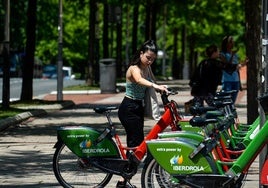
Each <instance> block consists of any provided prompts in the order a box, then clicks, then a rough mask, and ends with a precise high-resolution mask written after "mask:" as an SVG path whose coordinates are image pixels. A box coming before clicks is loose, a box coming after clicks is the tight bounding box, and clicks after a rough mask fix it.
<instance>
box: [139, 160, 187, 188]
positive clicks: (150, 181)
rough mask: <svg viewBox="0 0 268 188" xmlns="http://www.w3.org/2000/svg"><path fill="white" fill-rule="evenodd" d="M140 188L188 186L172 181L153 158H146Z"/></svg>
mask: <svg viewBox="0 0 268 188" xmlns="http://www.w3.org/2000/svg"><path fill="white" fill-rule="evenodd" d="M141 185H142V188H170V187H181V188H189V186H188V185H184V184H180V185H178V183H177V182H174V181H172V176H171V175H170V174H169V173H168V172H166V171H165V170H164V169H163V168H162V167H161V166H160V165H159V164H158V163H157V162H156V160H155V159H153V157H151V156H147V158H146V160H145V162H144V166H143V169H142V175H141Z"/></svg>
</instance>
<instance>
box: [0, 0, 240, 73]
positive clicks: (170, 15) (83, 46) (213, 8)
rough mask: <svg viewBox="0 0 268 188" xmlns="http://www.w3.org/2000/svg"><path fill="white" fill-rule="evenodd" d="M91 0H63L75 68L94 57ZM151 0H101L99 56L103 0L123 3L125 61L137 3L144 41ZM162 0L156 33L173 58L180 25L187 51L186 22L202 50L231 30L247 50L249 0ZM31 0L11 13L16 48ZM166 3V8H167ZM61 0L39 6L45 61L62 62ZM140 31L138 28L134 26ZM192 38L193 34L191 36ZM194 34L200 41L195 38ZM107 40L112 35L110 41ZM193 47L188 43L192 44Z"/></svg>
mask: <svg viewBox="0 0 268 188" xmlns="http://www.w3.org/2000/svg"><path fill="white" fill-rule="evenodd" d="M89 2H90V0H84V1H77V0H74V1H72V0H65V1H63V58H64V59H63V64H64V65H66V66H72V67H73V69H74V70H81V69H83V68H82V67H84V69H86V66H87V63H86V62H87V61H88V58H89V57H88V43H89V41H90V40H89V38H88V37H89V13H90V7H89ZM145 2H146V1H137V0H135V1H134V0H131V1H120V0H107V1H105V0H103V1H97V5H98V12H97V14H96V18H97V21H98V22H97V23H96V29H97V31H96V36H97V39H98V43H97V42H96V43H95V45H96V46H95V50H96V53H97V54H96V57H97V58H102V54H103V53H102V51H103V46H102V44H103V41H102V32H103V21H104V20H103V11H104V9H103V3H108V4H109V5H113V6H122V10H123V11H122V14H121V16H122V38H123V47H122V48H123V49H121V52H122V55H121V57H123V61H127V58H126V57H130V56H131V55H132V50H131V46H129V45H130V44H131V39H132V38H131V36H132V32H133V30H132V25H133V20H132V18H133V14H135V13H133V12H132V11H133V5H134V4H138V5H139V14H138V15H139V21H138V30H137V35H138V41H137V43H138V45H139V44H140V43H142V42H143V41H144V32H145V16H146V11H145V7H144V5H145ZM155 2H157V3H158V6H157V8H156V9H157V10H155V11H156V12H157V19H156V20H157V23H156V26H157V28H156V31H155V32H156V34H157V43H158V44H159V47H160V49H165V50H166V52H167V54H168V56H169V57H170V58H171V56H172V54H173V51H172V50H173V48H172V46H173V44H174V41H173V40H174V36H173V35H174V30H175V29H177V30H179V37H178V40H179V41H177V42H178V47H179V48H178V53H177V54H180V53H181V50H182V48H181V41H182V38H181V34H180V33H181V28H182V27H183V26H186V31H187V46H189V45H190V44H194V48H195V51H196V52H198V53H199V54H202V53H203V51H204V49H205V47H206V46H207V45H209V44H211V43H215V44H217V45H218V46H219V47H220V43H221V39H222V38H223V37H224V36H225V35H233V36H234V38H235V40H236V45H237V46H238V47H240V49H241V50H240V51H239V53H240V55H241V56H244V55H245V54H244V53H245V50H244V41H243V40H244V32H245V31H244V30H245V28H244V27H245V26H244V25H245V21H244V20H245V16H244V1H243V0H238V1H237V0H213V1H212V0H206V1H203V0H179V1H178V0H170V1H165V0H156V1H155ZM26 7H27V1H18V2H17V3H13V1H11V9H12V11H11V12H13V15H12V19H11V28H12V31H11V39H12V40H11V48H13V49H18V50H23V49H24V48H25V41H26V38H25V28H26V16H25V15H26ZM165 8H166V11H165ZM3 9H4V7H3V6H0V13H1V16H2V17H1V20H3V12H4V10H3ZM58 12H59V5H58V0H47V1H38V8H37V16H38V18H37V31H36V34H37V37H36V39H37V40H36V52H35V54H36V56H37V57H39V58H40V59H41V60H42V61H43V63H44V64H49V63H54V64H55V63H56V62H57V55H58V18H59V15H58ZM134 32H135V31H134ZM190 39H191V40H190ZM193 39H194V41H193ZM106 42H107V41H106ZM108 44H109V45H110V46H111V49H110V50H111V52H110V54H111V56H112V57H114V56H115V54H116V53H115V52H116V47H117V44H116V33H115V24H114V23H109V41H108ZM187 49H188V48H187ZM187 53H189V52H188V51H187Z"/></svg>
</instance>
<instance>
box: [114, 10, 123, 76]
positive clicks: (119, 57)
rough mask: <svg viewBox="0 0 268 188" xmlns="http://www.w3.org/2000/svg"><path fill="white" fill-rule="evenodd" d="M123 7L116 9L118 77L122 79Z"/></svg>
mask: <svg viewBox="0 0 268 188" xmlns="http://www.w3.org/2000/svg"><path fill="white" fill-rule="evenodd" d="M121 11H122V6H118V7H116V11H115V12H116V15H117V20H116V44H117V45H116V75H117V78H121V77H122V75H123V71H122V69H123V67H122V14H121Z"/></svg>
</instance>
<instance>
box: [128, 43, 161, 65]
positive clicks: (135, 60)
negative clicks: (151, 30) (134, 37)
mask: <svg viewBox="0 0 268 188" xmlns="http://www.w3.org/2000/svg"><path fill="white" fill-rule="evenodd" d="M147 51H151V52H153V53H155V54H156V55H157V51H158V48H157V45H156V43H155V41H154V40H147V41H146V42H144V43H143V44H142V45H141V47H140V48H139V49H138V50H137V51H136V53H135V54H134V56H133V57H132V59H131V61H130V63H129V65H128V66H131V65H139V64H140V62H141V61H140V54H141V52H143V53H145V52H147Z"/></svg>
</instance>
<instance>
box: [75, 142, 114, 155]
mask: <svg viewBox="0 0 268 188" xmlns="http://www.w3.org/2000/svg"><path fill="white" fill-rule="evenodd" d="M79 146H80V148H81V149H82V153H109V152H110V150H109V149H108V148H90V147H91V146H92V142H91V140H84V141H82V142H81V143H80V144H79Z"/></svg>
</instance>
